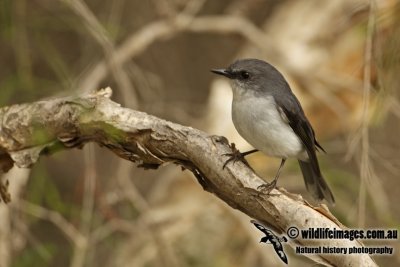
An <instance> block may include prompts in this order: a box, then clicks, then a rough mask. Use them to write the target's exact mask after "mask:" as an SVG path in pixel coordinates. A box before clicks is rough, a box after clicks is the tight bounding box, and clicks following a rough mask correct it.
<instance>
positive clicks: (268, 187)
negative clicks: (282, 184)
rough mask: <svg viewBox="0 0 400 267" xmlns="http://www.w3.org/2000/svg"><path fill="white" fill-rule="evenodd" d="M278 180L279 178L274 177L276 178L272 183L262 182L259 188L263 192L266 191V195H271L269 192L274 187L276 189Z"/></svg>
mask: <svg viewBox="0 0 400 267" xmlns="http://www.w3.org/2000/svg"><path fill="white" fill-rule="evenodd" d="M276 182H277V180H276V179H274V180H273V181H272V182H270V183H265V184H262V185H260V186H258V187H257V189H258V190H259V191H260V192H261V193H264V194H266V195H269V193H271V191H272V189H275V187H276Z"/></svg>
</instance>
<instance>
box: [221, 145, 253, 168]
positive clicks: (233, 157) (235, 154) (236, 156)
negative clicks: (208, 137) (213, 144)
mask: <svg viewBox="0 0 400 267" xmlns="http://www.w3.org/2000/svg"><path fill="white" fill-rule="evenodd" d="M231 149H232V153H226V154H223V155H222V156H229V159H227V161H225V163H224V166H222V169H225V167H226V165H227V164H228V163H229V162H233V163H235V162H236V161H241V162H243V163H244V164H246V166H247V167H249V168H250V169H251V167H250V165H249V163H248V162H247V160H246V159H245V158H244V156H246V155H248V153H247V152H245V153H241V152H240V151H239V150H238V149H237V148H236V146H235V144H234V143H231Z"/></svg>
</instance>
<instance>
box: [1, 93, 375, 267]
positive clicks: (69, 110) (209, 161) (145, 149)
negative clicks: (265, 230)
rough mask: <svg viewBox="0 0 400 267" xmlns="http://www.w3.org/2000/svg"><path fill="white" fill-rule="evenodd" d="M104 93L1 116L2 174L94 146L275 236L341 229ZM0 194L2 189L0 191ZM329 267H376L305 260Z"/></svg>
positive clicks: (297, 242)
mask: <svg viewBox="0 0 400 267" xmlns="http://www.w3.org/2000/svg"><path fill="white" fill-rule="evenodd" d="M111 94H112V91H111V89H110V88H106V89H103V90H100V91H98V92H96V93H92V94H86V95H82V96H79V97H66V98H55V99H50V100H44V101H38V102H35V103H29V104H22V105H13V106H9V107H4V108H1V109H0V166H1V167H2V170H3V171H8V169H10V168H11V167H12V166H13V165H14V164H15V165H17V166H18V167H30V166H32V165H33V164H34V163H35V162H36V161H37V160H38V158H39V156H41V155H44V154H51V153H53V152H55V151H58V150H62V149H66V148H73V147H82V146H83V145H84V144H85V143H87V142H96V143H97V144H99V145H100V146H104V147H107V148H108V149H110V150H112V151H113V152H114V153H115V154H116V155H118V156H119V157H121V158H124V159H127V160H129V161H132V162H137V163H139V166H140V167H144V168H157V167H159V166H160V165H163V164H166V163H168V162H172V163H175V164H178V165H181V166H182V167H183V168H185V169H188V170H190V171H191V172H193V174H194V175H195V177H196V178H197V180H198V181H199V183H200V184H201V185H202V187H203V188H204V189H205V190H207V191H208V192H211V193H213V194H215V195H216V196H217V197H219V198H220V199H222V200H223V201H224V202H226V203H227V204H228V205H230V206H231V207H232V208H235V209H238V210H240V211H242V212H244V213H245V214H247V215H248V216H250V217H252V218H254V219H257V220H259V221H261V222H263V223H264V224H266V225H268V226H269V227H271V228H273V229H274V230H275V231H277V232H280V233H286V231H287V229H288V228H289V227H293V226H294V227H297V228H298V229H308V228H310V227H313V228H330V229H333V228H336V229H345V228H344V226H343V225H342V224H340V222H339V221H338V220H337V219H336V218H335V217H334V216H333V215H332V214H331V213H330V212H329V210H328V209H327V208H326V206H325V205H322V206H319V207H312V206H311V205H309V204H308V203H307V202H306V201H304V200H303V199H302V198H301V196H298V195H293V194H290V193H288V192H286V191H285V190H284V189H282V188H280V189H279V190H278V189H274V190H273V191H272V192H271V194H270V195H264V194H262V193H260V192H258V191H257V187H258V186H259V185H261V184H262V183H263V181H262V180H261V179H260V178H259V177H258V176H256V175H255V174H254V172H253V171H252V170H251V169H250V168H248V167H247V166H246V165H245V164H243V163H241V162H237V163H235V164H228V165H227V167H226V168H225V169H222V166H223V164H224V162H225V160H226V157H224V156H222V155H223V154H226V153H229V152H231V150H230V147H229V144H228V141H227V140H226V138H224V137H220V136H210V135H208V134H206V133H204V132H202V131H199V130H196V129H193V128H191V127H185V126H182V125H178V124H175V123H172V122H168V121H165V120H162V119H159V118H156V117H154V116H151V115H148V114H146V113H143V112H139V111H135V110H131V109H127V108H123V107H121V106H120V105H119V104H118V103H115V102H113V101H111V100H110V97H111ZM3 190H5V188H4V187H3ZM289 244H290V245H291V246H292V247H299V246H308V247H311V246H312V247H317V246H329V247H347V248H349V247H361V246H363V245H362V244H361V243H360V242H359V241H357V240H353V241H350V240H346V239H343V240H340V239H338V240H306V239H300V238H297V239H292V240H290V241H289ZM306 256H308V257H310V258H311V259H312V260H314V261H316V262H319V263H322V264H325V265H328V266H376V264H375V263H374V261H373V260H372V259H371V257H370V256H369V255H367V254H353V255H346V256H343V255H338V254H319V255H310V254H307V255H306Z"/></svg>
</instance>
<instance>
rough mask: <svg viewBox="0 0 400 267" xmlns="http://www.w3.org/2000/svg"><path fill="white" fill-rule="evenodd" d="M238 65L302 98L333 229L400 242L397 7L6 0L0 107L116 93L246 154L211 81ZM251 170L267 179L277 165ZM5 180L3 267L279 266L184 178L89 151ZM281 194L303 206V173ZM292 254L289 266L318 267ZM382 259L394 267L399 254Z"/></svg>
mask: <svg viewBox="0 0 400 267" xmlns="http://www.w3.org/2000/svg"><path fill="white" fill-rule="evenodd" d="M244 57H253V58H260V59H264V60H266V61H268V62H270V63H272V64H273V65H275V66H276V67H277V68H278V69H279V70H280V71H281V72H282V73H284V75H285V77H286V78H287V79H288V81H289V83H290V84H291V87H292V89H293V91H294V92H295V94H296V95H297V96H298V98H299V99H300V102H301V103H302V105H303V107H304V109H305V112H306V114H307V115H308V117H309V119H310V121H311V123H312V124H313V126H314V129H315V131H316V135H317V137H318V139H319V141H320V143H321V144H322V146H323V147H324V148H325V150H326V151H327V152H328V153H327V154H320V155H319V159H320V164H321V168H322V171H323V173H324V176H325V177H326V179H327V181H328V183H329V184H330V186H331V188H332V191H333V192H334V194H335V197H336V200H337V204H336V206H335V207H334V208H333V209H332V212H333V213H334V214H335V216H336V217H337V218H339V220H340V221H341V222H342V223H344V224H345V225H346V226H348V227H350V228H375V229H376V228H379V229H381V228H384V229H386V228H391V229H393V228H395V229H399V224H400V215H399V214H400V205H398V202H397V201H399V193H398V190H399V188H400V179H399V178H400V177H399V176H400V174H399V173H400V141H399V140H398V138H399V136H400V124H399V122H400V121H399V119H400V102H399V87H400V79H399V78H398V77H399V73H400V4H399V1H398V0H376V1H366V0H336V1H328V0H280V1H277V0H248V1H239V0H233V1H228V0H219V1H212V0H189V1H185V0H151V1H138V0H130V1H128V0H114V1H99V0H86V1H83V0H60V1H49V0H30V1H28V0H0V62H1V67H0V103H1V106H6V105H12V104H17V103H22V102H30V101H36V100H39V99H43V98H48V97H56V96H63V95H78V94H82V93H84V92H89V91H92V90H97V89H99V88H102V87H105V86H111V87H112V88H113V91H114V96H113V99H114V100H115V101H117V102H119V103H121V104H122V105H124V106H126V107H129V108H134V109H138V110H141V111H145V112H147V113H149V114H153V115H156V116H159V117H162V118H164V119H167V120H171V121H173V122H177V123H180V124H184V125H188V126H192V127H195V128H199V129H201V130H203V131H205V132H207V133H209V134H217V135H224V136H226V137H228V138H229V140H230V141H231V142H235V143H236V144H237V147H239V149H240V150H242V151H244V150H246V149H248V148H250V147H249V145H248V144H246V143H245V141H244V140H243V139H241V138H240V137H239V136H238V134H237V133H236V131H235V129H234V127H233V125H232V123H231V118H230V104H231V97H232V95H231V90H230V87H229V85H228V84H227V81H225V80H223V79H221V78H219V77H216V76H215V75H213V74H212V73H210V72H209V70H210V69H211V68H218V67H226V66H228V65H229V64H230V63H232V62H233V61H234V60H236V59H238V58H244ZM248 160H249V162H250V164H251V165H252V166H253V167H254V168H255V170H256V172H257V173H258V174H259V175H260V176H261V177H263V178H264V179H266V180H270V179H272V177H273V175H274V174H275V172H276V170H277V168H278V166H279V160H277V159H270V158H267V157H266V156H263V155H262V154H261V153H256V154H254V155H251V156H249V157H248ZM2 179H3V181H5V180H8V181H9V182H10V187H9V189H10V193H11V196H12V202H11V203H10V204H8V205H5V204H4V203H1V204H0V266H1V267H8V266H15V267H25V266H71V267H81V266H135V267H140V266H150V267H152V266H165V267H172V266H173V267H175V266H206V267H217V266H218V267H225V266H284V264H283V263H282V262H281V261H280V260H279V259H278V257H277V255H276V254H275V252H274V251H273V248H272V246H270V245H265V244H259V243H258V241H259V239H260V237H261V236H262V233H261V232H259V231H258V230H257V229H256V228H255V227H254V226H253V225H251V224H250V222H249V221H250V219H251V218H249V217H247V216H246V215H244V214H242V213H240V212H239V211H236V210H233V209H232V208H230V207H229V206H227V205H226V204H225V203H224V202H222V201H221V200H220V199H218V198H217V197H215V196H213V195H211V194H209V193H207V192H205V191H203V190H202V188H201V186H199V184H198V183H197V181H196V180H195V179H194V177H193V176H192V174H191V173H189V172H188V171H184V172H182V171H181V168H179V167H178V166H174V165H167V166H163V167H162V168H160V169H159V170H151V171H144V170H142V169H139V168H137V167H136V166H135V165H134V164H132V163H131V162H127V161H123V160H120V159H119V158H117V157H116V156H115V155H114V154H112V153H111V152H109V151H108V150H106V149H102V148H99V147H98V146H96V145H94V144H89V145H86V146H85V147H84V149H82V150H69V151H63V152H60V153H58V154H55V155H52V156H51V157H44V158H41V160H40V162H39V163H37V164H36V165H35V166H34V167H33V168H32V169H30V170H25V169H16V168H14V169H12V170H11V171H10V172H9V173H7V174H6V175H4V176H3V177H2ZM279 186H282V187H285V188H286V189H287V190H289V191H290V192H295V193H301V194H302V195H303V196H304V198H306V199H309V195H308V194H307V192H306V191H305V186H304V183H303V179H302V177H301V172H300V170H299V168H298V166H297V161H295V160H289V161H288V163H287V164H286V166H285V168H284V170H283V173H282V175H281V179H280V180H279ZM310 201H311V200H310ZM396 203H397V204H396ZM366 245H371V246H373V245H375V246H376V245H386V246H391V247H395V250H396V249H397V251H398V250H399V249H400V246H399V242H398V241H393V242H386V241H385V242H381V243H379V242H378V243H376V242H366ZM285 251H286V253H287V254H288V258H289V266H316V265H315V263H313V262H311V261H310V260H308V259H307V258H305V257H302V256H297V255H295V254H294V252H293V250H292V249H291V248H290V247H288V246H286V247H285ZM375 260H376V261H377V263H378V264H380V265H382V266H399V265H400V253H395V254H394V255H392V256H377V257H375Z"/></svg>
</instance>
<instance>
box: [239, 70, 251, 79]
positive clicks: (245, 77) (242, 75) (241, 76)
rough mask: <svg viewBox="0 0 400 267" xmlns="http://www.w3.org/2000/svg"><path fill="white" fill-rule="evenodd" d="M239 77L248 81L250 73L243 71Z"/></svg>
mask: <svg viewBox="0 0 400 267" xmlns="http://www.w3.org/2000/svg"><path fill="white" fill-rule="evenodd" d="M239 75H240V79H242V80H247V79H248V78H250V73H248V72H247V71H241V72H240V74H239Z"/></svg>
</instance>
